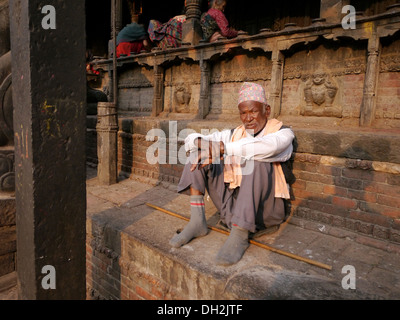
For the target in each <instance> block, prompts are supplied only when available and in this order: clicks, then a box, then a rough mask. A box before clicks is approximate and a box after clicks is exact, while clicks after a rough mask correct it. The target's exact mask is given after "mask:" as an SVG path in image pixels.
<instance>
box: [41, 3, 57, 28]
mask: <svg viewBox="0 0 400 320" xmlns="http://www.w3.org/2000/svg"><path fill="white" fill-rule="evenodd" d="M42 13H43V14H45V16H44V17H43V19H42V28H43V29H45V30H47V29H55V28H56V8H54V6H51V5H46V6H43V8H42Z"/></svg>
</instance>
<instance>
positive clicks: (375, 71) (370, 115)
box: [360, 34, 380, 126]
mask: <svg viewBox="0 0 400 320" xmlns="http://www.w3.org/2000/svg"><path fill="white" fill-rule="evenodd" d="M379 51H380V41H379V37H377V36H376V35H375V34H374V35H373V36H372V38H370V39H369V40H368V58H367V70H366V72H365V79H364V91H363V100H362V103H361V110H360V112H361V114H360V125H361V126H370V125H371V124H372V121H373V120H374V119H375V107H376V88H377V85H376V84H377V82H378V76H379V59H380V55H379Z"/></svg>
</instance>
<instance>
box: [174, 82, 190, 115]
mask: <svg viewBox="0 0 400 320" xmlns="http://www.w3.org/2000/svg"><path fill="white" fill-rule="evenodd" d="M191 96H192V90H191V88H190V85H189V84H187V83H181V84H178V85H177V86H176V87H175V91H174V98H175V99H174V100H175V110H174V111H175V112H177V113H186V112H190V110H189V103H190V98H191Z"/></svg>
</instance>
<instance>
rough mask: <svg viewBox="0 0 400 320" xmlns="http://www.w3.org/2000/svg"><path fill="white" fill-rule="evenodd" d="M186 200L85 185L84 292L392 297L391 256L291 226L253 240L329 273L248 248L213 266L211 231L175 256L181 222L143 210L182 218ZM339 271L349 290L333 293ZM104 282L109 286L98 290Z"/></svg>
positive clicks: (210, 213) (139, 189)
mask: <svg viewBox="0 0 400 320" xmlns="http://www.w3.org/2000/svg"><path fill="white" fill-rule="evenodd" d="M187 201H188V199H187V196H185V195H178V194H176V193H175V192H172V191H169V190H165V189H163V188H162V187H161V186H150V185H145V184H142V183H140V182H137V181H132V180H129V179H127V180H124V181H122V182H120V183H119V184H118V185H114V186H110V187H102V188H99V187H98V186H96V184H95V181H93V182H91V183H89V185H88V220H87V225H88V228H87V232H88V234H87V241H88V245H89V246H90V248H91V250H92V253H91V256H89V258H90V257H92V258H93V259H92V261H91V264H89V268H91V271H90V274H91V278H90V279H88V287H89V289H90V290H91V289H93V290H95V291H96V292H97V293H98V294H99V296H100V297H103V298H116V299H387V298H400V281H399V278H400V275H399V273H398V271H397V270H395V268H394V266H395V265H396V264H398V263H400V257H399V255H398V254H396V253H389V252H386V251H384V250H380V249H378V248H373V247H370V246H367V245H364V244H361V243H357V242H355V241H354V240H353V239H352V238H351V237H348V236H345V237H335V236H333V235H329V234H325V233H322V232H319V231H314V230H307V229H304V228H301V227H299V226H298V225H294V224H286V225H285V226H284V227H282V228H281V229H280V230H279V231H278V232H277V233H275V234H273V235H270V236H263V237H260V238H259V239H258V240H259V241H261V242H265V243H267V244H269V245H271V246H275V247H277V248H279V249H281V250H286V251H288V252H292V253H294V254H297V255H300V256H304V257H308V258H310V259H315V260H318V261H319V262H322V263H326V264H329V265H331V266H332V270H331V271H328V270H325V269H321V268H318V267H316V266H313V265H309V264H307V263H304V262H301V261H298V260H294V259H291V258H288V257H285V256H282V255H279V254H276V253H273V252H270V251H267V250H264V249H262V248H259V247H256V246H253V245H251V246H250V247H249V249H248V250H247V251H246V253H245V255H244V257H243V258H242V260H241V261H240V262H239V263H237V264H236V265H234V266H231V267H227V268H225V267H220V266H216V265H215V263H214V257H215V255H216V253H217V251H218V250H219V248H220V247H221V246H222V244H223V243H224V241H225V239H226V236H225V235H222V234H219V233H217V232H214V231H211V232H210V233H209V234H208V235H207V236H205V237H202V238H199V239H195V240H193V241H191V242H190V243H189V244H187V245H185V246H183V247H182V248H180V249H175V248H171V247H170V246H169V244H168V241H169V239H170V238H171V237H172V236H173V234H174V233H175V231H176V230H177V229H178V228H183V227H184V226H185V224H186V222H185V221H183V220H180V219H178V218H175V217H171V216H169V215H166V214H165V213H162V212H160V211H157V210H154V209H152V208H149V207H148V206H146V205H145V203H146V202H151V203H153V204H154V205H158V206H160V207H163V208H166V209H168V210H171V211H174V212H178V213H181V214H184V215H186V216H187V210H188V208H187ZM206 208H207V218H208V221H209V223H215V222H216V220H215V218H216V217H215V211H214V210H213V206H212V205H210V203H209V202H207V201H206ZM88 252H90V251H88ZM101 252H103V253H101ZM107 255H108V256H109V257H107ZM96 259H97V260H96ZM101 259H102V260H101ZM100 260H101V261H103V263H105V262H107V261H108V262H109V265H108V266H107V265H106V266H103V268H104V270H105V271H103V272H100V271H99V268H100V267H99V266H98V265H97V264H96V262H99V261H100ZM116 261H118V263H116ZM344 265H353V266H355V268H356V270H357V290H344V289H343V288H342V287H341V280H342V278H343V277H344V275H343V274H342V273H341V270H342V267H343V266H344ZM379 270H380V271H381V273H382V276H379V275H378V273H379ZM140 275H141V276H140ZM146 277H147V278H148V279H151V280H148V281H145V280H144V278H146ZM107 280H108V282H112V285H110V284H109V285H106V284H105V283H108V282H107ZM101 284H103V285H101ZM154 286H155V287H154ZM106 287H107V288H106ZM157 288H158V291H157ZM93 292H94V291H93Z"/></svg>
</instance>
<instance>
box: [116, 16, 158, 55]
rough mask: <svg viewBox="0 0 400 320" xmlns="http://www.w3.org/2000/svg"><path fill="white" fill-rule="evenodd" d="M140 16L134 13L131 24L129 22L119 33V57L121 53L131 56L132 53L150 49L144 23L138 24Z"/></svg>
mask: <svg viewBox="0 0 400 320" xmlns="http://www.w3.org/2000/svg"><path fill="white" fill-rule="evenodd" d="M137 21H138V16H137V15H133V16H132V21H131V23H130V24H127V25H126V26H125V27H124V28H123V29H122V30H121V31H120V32H119V33H118V35H117V58H119V57H120V56H121V55H124V56H130V55H131V53H140V52H142V51H150V49H151V43H150V41H149V37H148V34H147V32H146V29H145V28H144V26H143V25H142V24H138V23H137Z"/></svg>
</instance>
